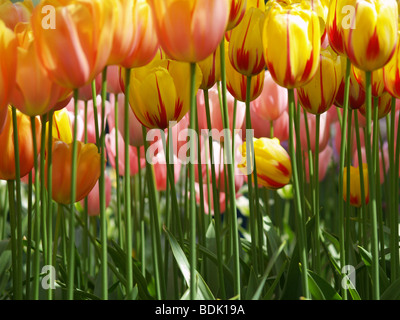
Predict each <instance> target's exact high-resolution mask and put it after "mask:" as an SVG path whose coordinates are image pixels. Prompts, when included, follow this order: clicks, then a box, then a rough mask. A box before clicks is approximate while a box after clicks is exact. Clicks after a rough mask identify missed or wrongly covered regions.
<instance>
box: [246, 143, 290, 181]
mask: <svg viewBox="0 0 400 320" xmlns="http://www.w3.org/2000/svg"><path fill="white" fill-rule="evenodd" d="M253 143H254V159H255V163H256V167H257V179H258V183H259V184H260V185H262V186H264V187H266V188H268V189H280V188H282V187H284V186H285V185H287V184H288V183H289V182H290V178H291V176H292V164H291V161H290V157H289V155H288V153H287V152H286V150H285V149H284V148H283V147H282V146H281V144H280V142H279V140H278V139H277V138H273V139H269V138H260V139H257V138H253ZM241 152H242V159H244V162H243V163H241V164H238V167H239V168H242V170H243V169H244V170H246V169H245V168H246V165H247V163H246V143H243V145H242V147H241Z"/></svg>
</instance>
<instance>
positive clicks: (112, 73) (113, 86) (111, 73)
mask: <svg viewBox="0 0 400 320" xmlns="http://www.w3.org/2000/svg"><path fill="white" fill-rule="evenodd" d="M119 72H120V67H119V66H116V65H112V66H108V67H107V92H109V93H113V94H119V93H122V88H121V82H120V80H121V79H120V74H119Z"/></svg>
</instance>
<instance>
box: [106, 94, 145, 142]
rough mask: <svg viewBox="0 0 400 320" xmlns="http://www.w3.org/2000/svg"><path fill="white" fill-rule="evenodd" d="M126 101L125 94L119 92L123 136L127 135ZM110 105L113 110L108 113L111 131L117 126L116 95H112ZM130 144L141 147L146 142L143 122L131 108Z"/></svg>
mask: <svg viewBox="0 0 400 320" xmlns="http://www.w3.org/2000/svg"><path fill="white" fill-rule="evenodd" d="M124 101H125V96H124V95H123V94H119V95H118V131H119V132H120V133H121V136H122V137H125V126H124V122H123V119H124V116H125V114H124V112H125V107H124ZM110 105H111V110H110V112H109V115H108V125H109V130H110V131H111V130H112V129H113V128H115V97H114V96H113V95H112V96H111V97H110ZM129 144H130V145H131V146H135V147H140V146H143V144H144V141H143V131H142V124H141V123H140V122H139V120H138V119H137V118H136V116H135V114H134V113H133V111H132V109H131V108H129Z"/></svg>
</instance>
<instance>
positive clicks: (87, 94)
mask: <svg viewBox="0 0 400 320" xmlns="http://www.w3.org/2000/svg"><path fill="white" fill-rule="evenodd" d="M108 69H109V68H107V70H108ZM107 74H108V71H107ZM102 78H103V77H102V74H101V73H99V74H98V75H97V76H96V77H95V78H94V87H95V94H96V97H97V96H98V95H99V94H100V93H101V82H102ZM92 82H93V81H91V82H89V83H88V84H86V85H84V86H83V87H80V88H79V92H78V100H81V101H89V100H92V99H93V85H92ZM107 90H108V83H107Z"/></svg>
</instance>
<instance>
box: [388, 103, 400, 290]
mask: <svg viewBox="0 0 400 320" xmlns="http://www.w3.org/2000/svg"><path fill="white" fill-rule="evenodd" d="M395 118H396V98H392V108H391V113H390V139H389V167H390V190H391V196H390V214H389V217H390V230H391V232H390V257H391V259H390V272H391V274H390V280H391V283H393V282H394V281H395V280H396V279H397V277H398V272H397V271H398V265H399V241H398V234H399V230H398V228H399V227H398V225H399V221H398V214H397V213H398V210H397V206H396V198H397V197H396V184H398V176H399V173H398V170H396V169H395V168H398V166H397V167H396V166H395V148H394V145H395V142H394V141H395V140H394V134H395ZM397 141H399V139H397Z"/></svg>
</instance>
